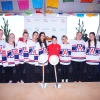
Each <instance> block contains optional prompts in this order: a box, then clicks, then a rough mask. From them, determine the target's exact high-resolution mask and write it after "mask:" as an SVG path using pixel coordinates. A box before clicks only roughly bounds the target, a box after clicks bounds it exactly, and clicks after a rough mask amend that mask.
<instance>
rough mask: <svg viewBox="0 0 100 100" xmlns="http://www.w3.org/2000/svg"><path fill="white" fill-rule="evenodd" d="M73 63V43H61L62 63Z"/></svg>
mask: <svg viewBox="0 0 100 100" xmlns="http://www.w3.org/2000/svg"><path fill="white" fill-rule="evenodd" d="M70 63H71V45H70V44H61V50H60V64H61V65H69V64H70Z"/></svg>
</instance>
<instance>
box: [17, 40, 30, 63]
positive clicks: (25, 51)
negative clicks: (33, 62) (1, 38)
mask: <svg viewBox="0 0 100 100" xmlns="http://www.w3.org/2000/svg"><path fill="white" fill-rule="evenodd" d="M17 47H18V48H19V64H23V63H24V62H27V61H28V58H29V47H28V44H27V43H24V42H22V41H18V42H17Z"/></svg>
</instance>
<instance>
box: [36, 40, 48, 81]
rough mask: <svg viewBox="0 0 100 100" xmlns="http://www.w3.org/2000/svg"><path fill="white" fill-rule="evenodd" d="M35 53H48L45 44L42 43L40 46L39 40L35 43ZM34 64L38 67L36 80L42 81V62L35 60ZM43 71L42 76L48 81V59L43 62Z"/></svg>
mask: <svg viewBox="0 0 100 100" xmlns="http://www.w3.org/2000/svg"><path fill="white" fill-rule="evenodd" d="M36 54H37V55H38V57H39V55H41V54H47V55H48V51H47V48H46V47H45V44H44V43H42V47H41V46H40V44H39V42H37V44H36ZM35 66H36V68H38V70H39V71H40V73H39V74H38V75H37V81H38V82H41V81H42V66H43V65H42V64H41V63H40V62H39V61H38V62H35ZM44 66H45V67H44V68H45V69H44V73H45V76H44V81H45V82H46V81H48V77H47V70H48V61H47V62H45V64H44Z"/></svg>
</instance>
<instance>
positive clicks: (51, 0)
mask: <svg viewBox="0 0 100 100" xmlns="http://www.w3.org/2000/svg"><path fill="white" fill-rule="evenodd" d="M58 2H59V1H58V0H47V2H46V5H47V7H50V8H58Z"/></svg>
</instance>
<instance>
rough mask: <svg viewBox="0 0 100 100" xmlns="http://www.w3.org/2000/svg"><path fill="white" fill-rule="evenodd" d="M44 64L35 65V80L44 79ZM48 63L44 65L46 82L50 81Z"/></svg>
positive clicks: (40, 80)
mask: <svg viewBox="0 0 100 100" xmlns="http://www.w3.org/2000/svg"><path fill="white" fill-rule="evenodd" d="M42 70H43V69H42V66H35V72H36V73H35V82H42V81H43V73H42V72H43V71H42ZM48 81H49V79H48V65H46V66H44V82H48Z"/></svg>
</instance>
